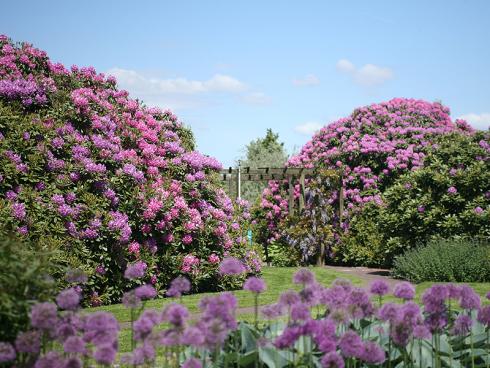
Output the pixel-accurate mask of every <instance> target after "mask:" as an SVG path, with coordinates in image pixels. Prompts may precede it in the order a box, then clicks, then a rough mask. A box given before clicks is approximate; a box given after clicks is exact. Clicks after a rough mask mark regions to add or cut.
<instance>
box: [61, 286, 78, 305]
mask: <svg viewBox="0 0 490 368" xmlns="http://www.w3.org/2000/svg"><path fill="white" fill-rule="evenodd" d="M56 303H57V304H58V306H59V307H60V308H61V309H65V310H75V309H77V308H78V306H79V303H80V294H78V293H77V291H76V290H75V288H68V289H65V290H63V291H61V292H60V293H59V294H58V296H57V297H56Z"/></svg>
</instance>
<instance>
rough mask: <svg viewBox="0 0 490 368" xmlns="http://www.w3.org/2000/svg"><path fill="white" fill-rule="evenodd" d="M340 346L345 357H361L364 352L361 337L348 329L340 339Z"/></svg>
mask: <svg viewBox="0 0 490 368" xmlns="http://www.w3.org/2000/svg"><path fill="white" fill-rule="evenodd" d="M339 347H340V350H341V351H342V354H343V355H344V356H345V357H348V358H350V357H356V358H360V357H361V356H362V354H363V352H364V344H363V342H362V339H361V337H360V336H359V335H358V334H357V333H356V332H354V331H352V330H348V331H346V332H345V333H344V334H343V335H342V337H341V338H340V340H339Z"/></svg>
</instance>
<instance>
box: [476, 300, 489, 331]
mask: <svg viewBox="0 0 490 368" xmlns="http://www.w3.org/2000/svg"><path fill="white" fill-rule="evenodd" d="M477 320H478V322H480V323H481V324H482V325H485V326H487V328H488V327H490V305H486V306H484V307H482V308H481V309H480V310H479V311H478V317H477Z"/></svg>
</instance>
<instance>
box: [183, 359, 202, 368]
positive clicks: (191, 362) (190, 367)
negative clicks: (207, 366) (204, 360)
mask: <svg viewBox="0 0 490 368" xmlns="http://www.w3.org/2000/svg"><path fill="white" fill-rule="evenodd" d="M182 368H202V364H201V361H200V360H198V359H197V358H189V359H187V360H186V361H185V362H184V364H182Z"/></svg>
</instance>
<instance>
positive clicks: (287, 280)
mask: <svg viewBox="0 0 490 368" xmlns="http://www.w3.org/2000/svg"><path fill="white" fill-rule="evenodd" d="M298 269H299V268H294V267H281V268H276V267H266V268H264V269H263V272H262V277H263V278H264V280H265V281H266V283H267V291H265V292H264V293H263V294H261V295H260V298H259V304H260V305H267V304H272V303H274V302H276V301H277V299H278V297H279V295H280V294H281V293H282V292H284V291H285V290H287V289H296V290H298V289H299V288H298V287H297V286H296V285H294V284H293V282H292V276H293V274H294V273H295V272H296V271H297V270H298ZM310 269H311V270H312V271H313V272H314V273H315V276H316V279H317V281H318V282H319V283H320V284H322V285H324V286H330V284H331V283H332V282H333V281H334V280H335V279H336V278H344V279H349V280H350V281H351V282H352V283H353V284H354V285H356V286H363V285H364V284H363V281H362V280H361V279H360V278H358V277H356V276H353V275H348V274H347V275H346V274H345V273H343V272H338V271H335V270H331V269H326V268H320V267H312V268H310ZM433 284H434V283H432V282H424V283H421V284H418V285H417V286H416V290H417V295H416V301H417V302H420V299H421V296H422V294H423V292H424V291H425V290H426V289H427V288H429V287H430V286H431V285H433ZM468 285H470V286H471V287H473V288H474V289H475V291H476V292H477V293H479V294H480V295H481V296H482V297H484V296H485V294H486V293H487V292H488V291H490V283H469V284H468ZM233 293H234V294H235V296H236V297H237V299H238V308H249V307H253V305H254V298H253V295H252V294H251V293H250V292H248V291H244V290H236V291H234V292H233ZM213 294H214V293H202V294H193V295H187V296H184V297H183V298H182V301H183V304H184V305H185V306H186V307H187V308H188V309H189V311H190V312H191V313H197V312H199V308H198V302H199V300H200V299H201V298H202V297H204V296H207V295H213ZM173 301H175V300H174V299H170V298H165V299H157V300H151V301H148V302H147V303H146V305H145V308H153V309H160V310H161V309H163V307H164V306H165V305H167V304H168V303H172V302H173ZM384 301H398V300H397V299H396V298H394V297H393V296H387V297H386V298H385V299H384ZM101 310H103V311H108V312H111V313H113V314H114V316H115V317H116V318H117V320H118V321H119V322H122V323H123V329H122V331H121V332H120V339H119V341H120V351H121V352H126V351H129V350H130V348H129V346H130V330H129V325H128V322H129V321H130V312H129V310H128V309H127V308H125V307H124V306H123V305H122V304H114V305H108V306H103V307H97V308H87V309H86V310H85V311H87V312H88V313H91V312H95V311H101ZM237 317H238V318H239V319H240V320H247V321H252V320H253V313H251V311H250V310H246V311H243V310H242V311H240V310H239V312H238V314H237Z"/></svg>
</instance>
